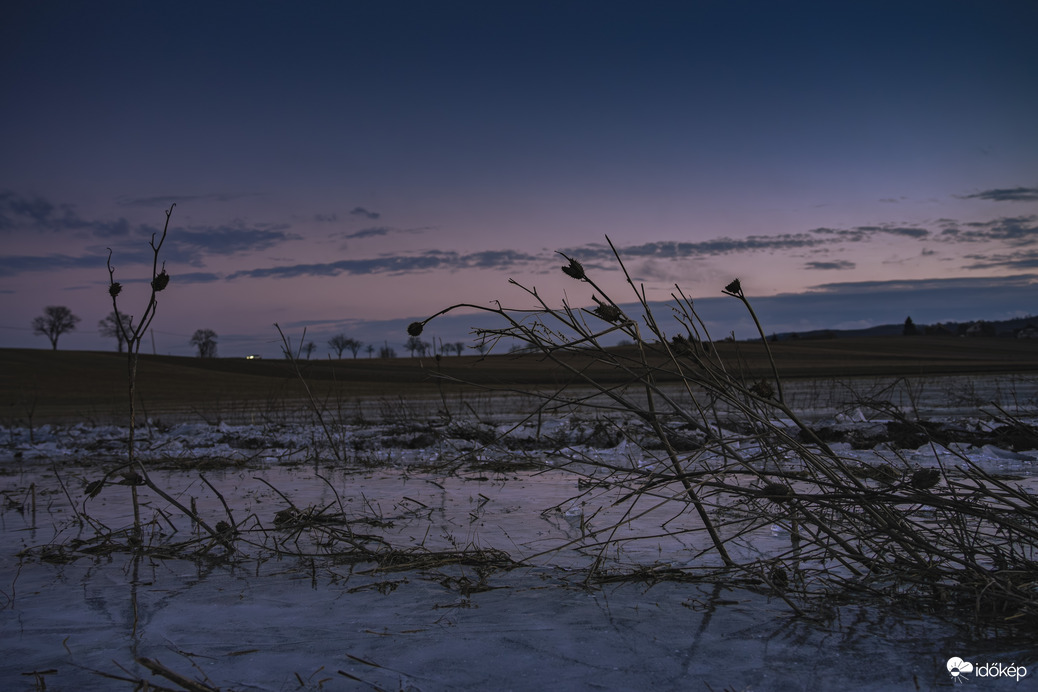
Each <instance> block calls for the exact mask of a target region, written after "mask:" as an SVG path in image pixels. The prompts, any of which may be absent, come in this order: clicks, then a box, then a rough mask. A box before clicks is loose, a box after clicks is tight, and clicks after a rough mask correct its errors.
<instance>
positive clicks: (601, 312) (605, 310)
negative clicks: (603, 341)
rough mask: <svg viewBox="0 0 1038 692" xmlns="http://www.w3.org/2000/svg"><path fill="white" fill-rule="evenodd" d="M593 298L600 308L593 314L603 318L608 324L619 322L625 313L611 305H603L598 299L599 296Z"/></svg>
mask: <svg viewBox="0 0 1038 692" xmlns="http://www.w3.org/2000/svg"><path fill="white" fill-rule="evenodd" d="M591 298H592V299H593V300H594V301H595V302H596V303H598V307H597V308H595V309H594V310H593V312H594V313H595V314H596V315H598V316H599V317H601V318H602V319H603V320H605V321H606V322H619V321H620V318H621V316H622V314H623V313H621V312H620V308H618V307H616V306H615V305H610V304H609V303H603V302H602V301H601V300H599V299H598V296H591Z"/></svg>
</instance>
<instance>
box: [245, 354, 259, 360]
mask: <svg viewBox="0 0 1038 692" xmlns="http://www.w3.org/2000/svg"><path fill="white" fill-rule="evenodd" d="M262 357H263V356H261V355H258V354H256V353H250V354H249V355H247V356H245V360H259V359H260V358H262Z"/></svg>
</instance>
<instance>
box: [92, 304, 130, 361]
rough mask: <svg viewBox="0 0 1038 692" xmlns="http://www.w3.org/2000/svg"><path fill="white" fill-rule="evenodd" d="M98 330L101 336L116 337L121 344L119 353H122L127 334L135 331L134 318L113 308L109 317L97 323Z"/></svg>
mask: <svg viewBox="0 0 1038 692" xmlns="http://www.w3.org/2000/svg"><path fill="white" fill-rule="evenodd" d="M97 331H99V332H100V333H101V336H107V337H109V338H111V339H115V340H116V342H117V343H118V344H119V353H122V352H123V344H125V343H126V336H127V335H128V334H130V333H132V332H133V318H132V317H130V316H129V315H124V314H123V313H121V312H119V311H117V310H112V312H110V313H108V317H106V318H104V319H103V320H101V321H100V322H98V323H97Z"/></svg>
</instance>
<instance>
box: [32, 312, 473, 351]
mask: <svg viewBox="0 0 1038 692" xmlns="http://www.w3.org/2000/svg"><path fill="white" fill-rule="evenodd" d="M80 322H81V320H80V318H79V317H78V316H76V315H74V314H73V313H72V311H71V310H69V309H68V308H67V307H65V306H64V305H48V306H47V307H45V308H44V309H43V314H42V315H40V316H39V317H36V318H35V319H33V321H32V330H33V334H35V335H36V336H46V337H47V339H48V340H50V345H51V348H52V349H53V350H55V351H56V350H57V349H58V339H59V338H60V337H61V336H62V335H63V334H67V333H68V332H72V331H75V329H76V326H77V325H78V324H79V323H80ZM134 328H135V325H134V324H133V317H132V316H129V315H126V314H124V313H122V312H120V311H118V310H113V311H112V312H111V313H109V314H108V316H106V317H105V318H104V319H102V320H100V321H99V322H98V323H97V330H98V333H99V334H100V335H101V336H103V337H106V338H110V339H115V341H116V347H117V349H118V351H119V353H122V352H123V349H124V348H126V346H127V343H126V335H127V334H132V333H134ZM218 338H219V337H218V335H217V334H216V332H215V331H213V330H212V329H198V330H196V331H195V333H194V334H193V335H192V336H191V339H190V340H189V342H188V343H190V344H191V345H192V346H193V347H194V348H195V349H196V350H197V352H198V357H199V358H216V355H217V340H218ZM328 348H329V349H330V352H332V353H335V356H336V358H342V355H343V353H345V352H347V351H349V352H350V353H351V354H352V355H353V357H354V358H356V357H357V355H358V354H359V353H360V352H361V351H364V352H366V353H367V354H368V358H373V357H374V354H375V352H376V351H378V357H379V358H396V350H395V349H394V348H393V347H392V346H390V345H389V344H388V343H384V344H383V345H382V346H378V347H376V346H374V345H373V344H365V343H364V342H362V341H360V340H358V339H354V338H353V337H348V336H346V335H345V334H336V335H335V336H333V337H332V338H330V339H328ZM403 348H404V350H406V351H407V352H408V353H410V355H411V357H412V358H413V357H415V355H417V356H419V357H424V356H427V355H430V354H432V355H448V356H449V355H451V354H452V353H453V354H456V355H459V356H460V355H461V354H462V353H463V352H464V351H465V342H464V341H452V342H446V341H442V340H441V341H440V342H439V344H438V345H437V346H435V347H434V345H433V344H430V343H429V342H428V341H423V340H422V339H421V338H419V337H417V336H411V337H409V338H408V339H407V341H406V342H405V343H404V344H403ZM471 348H473V349H475V350H477V351H479V352H480V353H484V352H485V351H486V347H485V345H484V344H477V345H475V346H472V347H471ZM316 349H317V345H316V344H315V343H314V342H313V341H310V342H307V343H306V344H304V345H303V347H302V348H301V349H300V355H302V354H305V355H306V357H307V358H308V359H309V358H310V357H311V356H312V355H313V352H314V351H315V350H316ZM283 355H285V356H286V357H287V356H289V355H291V354H288V353H285V354H283Z"/></svg>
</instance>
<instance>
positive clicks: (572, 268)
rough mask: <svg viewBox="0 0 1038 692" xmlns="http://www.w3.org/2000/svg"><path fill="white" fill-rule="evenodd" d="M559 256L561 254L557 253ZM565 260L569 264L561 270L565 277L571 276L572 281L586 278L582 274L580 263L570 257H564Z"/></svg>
mask: <svg viewBox="0 0 1038 692" xmlns="http://www.w3.org/2000/svg"><path fill="white" fill-rule="evenodd" d="M559 254H562V253H559ZM562 256H563V257H566V255H562ZM566 259H568V260H569V264H567V265H566V266H565V267H563V268H562V272H563V273H564V274H565V275H566V276H572V277H573V278H574V279H576V280H578V281H580V280H581V279H585V278H587V275H586V274H585V273H584V265H582V264H581V263H580V262H578V261H577V260H575V259H573V258H572V257H566Z"/></svg>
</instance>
